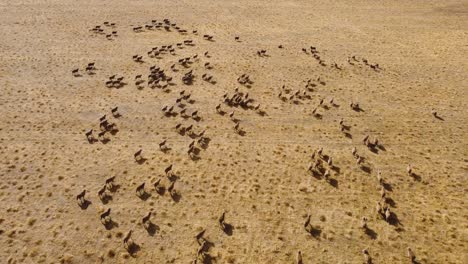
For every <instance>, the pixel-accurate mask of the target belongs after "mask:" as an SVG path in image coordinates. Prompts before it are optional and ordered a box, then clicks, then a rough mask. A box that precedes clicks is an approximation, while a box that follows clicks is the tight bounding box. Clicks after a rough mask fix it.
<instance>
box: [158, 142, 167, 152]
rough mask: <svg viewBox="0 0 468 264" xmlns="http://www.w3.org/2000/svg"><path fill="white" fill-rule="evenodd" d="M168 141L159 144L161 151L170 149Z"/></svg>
mask: <svg viewBox="0 0 468 264" xmlns="http://www.w3.org/2000/svg"><path fill="white" fill-rule="evenodd" d="M166 142H167V140H163V141H162V142H161V143H159V149H160V150H161V151H163V152H164V151H167V150H168V149H169V147H168V146H167V145H166Z"/></svg>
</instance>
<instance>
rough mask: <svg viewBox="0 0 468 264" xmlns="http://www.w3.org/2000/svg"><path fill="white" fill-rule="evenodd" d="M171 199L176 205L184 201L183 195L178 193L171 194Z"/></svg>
mask: <svg viewBox="0 0 468 264" xmlns="http://www.w3.org/2000/svg"><path fill="white" fill-rule="evenodd" d="M171 198H172V200H173V201H174V202H175V203H178V202H179V201H180V199H182V195H181V194H180V193H178V192H176V193H174V194H171Z"/></svg>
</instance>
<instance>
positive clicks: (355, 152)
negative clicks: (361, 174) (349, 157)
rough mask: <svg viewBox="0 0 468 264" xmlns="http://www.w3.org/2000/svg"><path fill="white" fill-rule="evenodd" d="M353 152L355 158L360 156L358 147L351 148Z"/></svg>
mask: <svg viewBox="0 0 468 264" xmlns="http://www.w3.org/2000/svg"><path fill="white" fill-rule="evenodd" d="M351 154H353V157H355V158H356V157H358V155H357V150H356V147H353V149H352V150H351Z"/></svg>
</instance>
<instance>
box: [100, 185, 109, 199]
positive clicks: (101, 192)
mask: <svg viewBox="0 0 468 264" xmlns="http://www.w3.org/2000/svg"><path fill="white" fill-rule="evenodd" d="M98 197H99V199H100V200H101V201H103V202H104V201H105V200H106V198H107V194H106V185H104V186H102V188H101V189H99V191H98Z"/></svg>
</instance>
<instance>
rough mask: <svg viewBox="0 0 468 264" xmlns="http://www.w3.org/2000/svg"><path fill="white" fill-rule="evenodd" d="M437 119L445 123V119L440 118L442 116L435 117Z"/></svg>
mask: <svg viewBox="0 0 468 264" xmlns="http://www.w3.org/2000/svg"><path fill="white" fill-rule="evenodd" d="M435 118H437V119H439V120H441V121H445V119H443V118H442V117H440V116H435Z"/></svg>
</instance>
